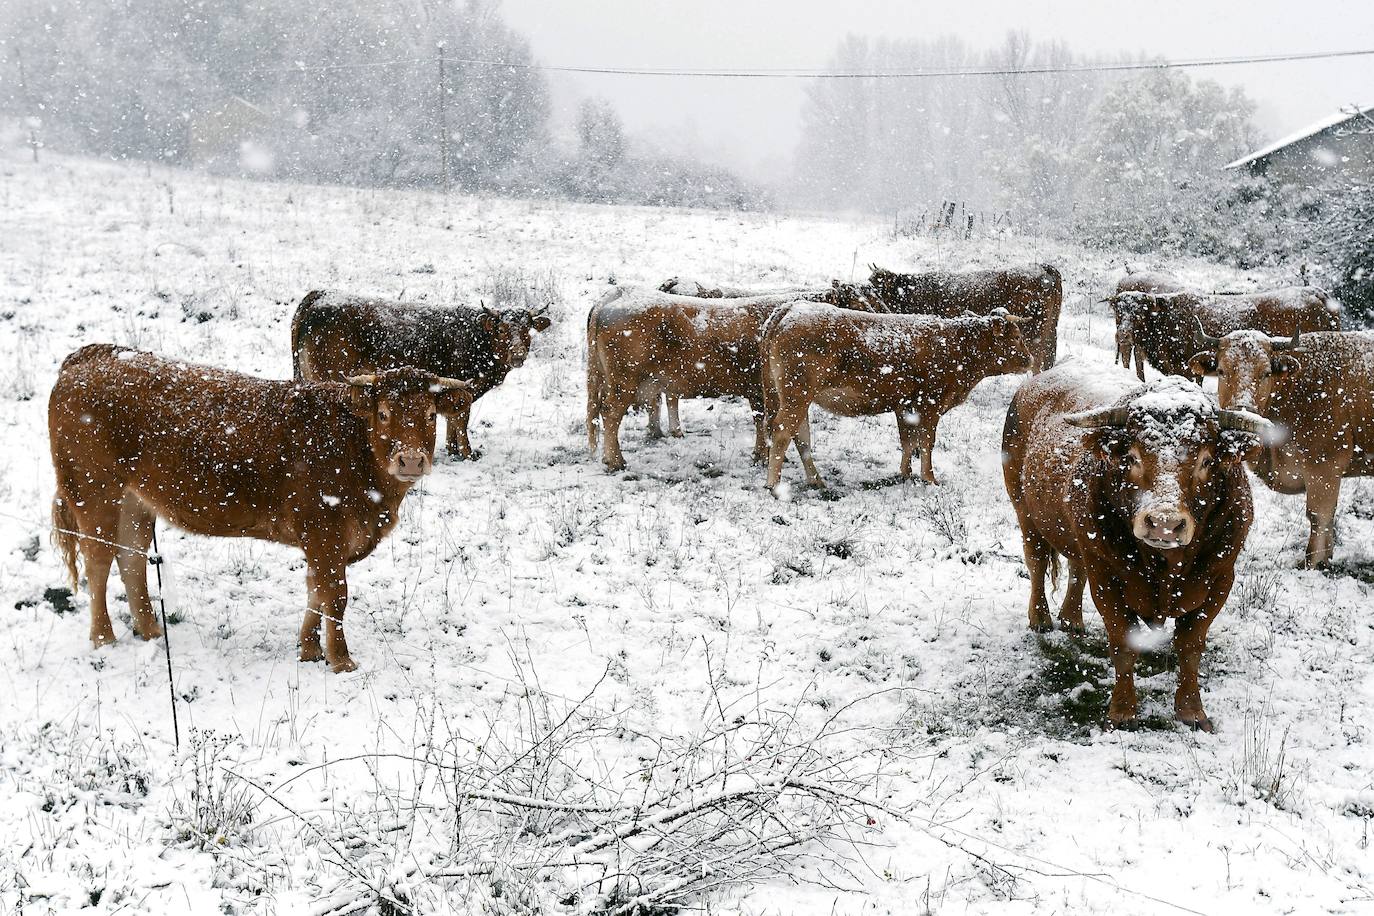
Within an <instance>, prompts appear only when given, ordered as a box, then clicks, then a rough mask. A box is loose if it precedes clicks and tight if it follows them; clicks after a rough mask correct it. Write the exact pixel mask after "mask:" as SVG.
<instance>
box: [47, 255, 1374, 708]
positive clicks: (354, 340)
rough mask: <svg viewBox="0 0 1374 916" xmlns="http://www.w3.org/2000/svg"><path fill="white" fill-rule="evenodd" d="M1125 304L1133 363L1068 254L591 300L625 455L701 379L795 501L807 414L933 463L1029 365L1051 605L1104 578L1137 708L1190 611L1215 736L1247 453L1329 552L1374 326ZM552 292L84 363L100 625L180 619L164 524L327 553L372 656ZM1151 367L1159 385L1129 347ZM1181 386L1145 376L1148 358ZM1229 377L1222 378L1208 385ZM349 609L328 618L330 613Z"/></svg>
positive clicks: (316, 311)
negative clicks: (986, 400) (990, 385)
mask: <svg viewBox="0 0 1374 916" xmlns="http://www.w3.org/2000/svg"><path fill="white" fill-rule="evenodd" d="M1106 301H1108V302H1110V303H1111V305H1112V308H1113V310H1114V312H1115V315H1116V328H1117V334H1116V342H1117V360H1118V361H1119V362H1120V363H1122V364H1123V366H1124V367H1126V368H1121V369H1116V368H1112V367H1109V366H1106V365H1105V364H1102V365H1097V366H1090V365H1087V364H1084V363H1081V362H1080V363H1071V364H1066V365H1061V366H1058V367H1056V366H1055V362H1056V354H1057V349H1058V325H1059V316H1060V308H1061V305H1062V303H1063V282H1062V278H1061V276H1060V273H1059V271H1057V270H1056V269H1055V268H1053V267H1050V266H1048V265H1031V266H1025V267H1011V268H1007V269H1001V270H982V271H974V272H965V273H950V272H943V271H936V272H927V273H919V274H898V273H893V272H891V271H887V270H883V269H881V268H877V267H875V268H874V269H873V272H872V275H871V277H870V280H869V282H868V283H865V284H844V283H839V282H833V283H831V284H830V285H829V286H822V287H817V288H793V289H782V290H771V291H758V290H742V289H730V288H726V287H716V286H708V285H706V284H703V283H700V282H695V281H684V280H680V279H674V280H670V281H668V282H667V283H664V284H663V285H662V286H661V287H659V288H657V289H647V288H640V287H626V286H618V287H615V288H613V289H612V290H611V291H610V292H609V293H608V294H606V295H605V296H604V297H602V298H601V299H600V300H599V301H598V302H596V303H595V304H594V305H593V306H592V307H591V310H590V312H589V313H588V315H587V325H586V333H587V435H588V444H589V446H590V448H591V451H592V453H593V454H595V452H596V450H597V447H598V445H600V447H601V449H602V454H603V460H604V462H605V464H606V466H607V468H609V469H610V470H613V471H614V470H619V469H622V468H624V467H625V458H624V455H623V453H622V452H621V448H620V426H621V422H622V420H623V419H624V417H625V416H626V414H627V413H628V412H629V411H631V410H632V409H636V408H639V409H645V410H647V411H648V413H649V417H650V419H649V435H650V436H661V435H663V424H662V420H661V418H660V410H661V407H660V405H661V403H665V402H666V407H667V412H668V428H669V432H670V433H671V434H672V435H675V436H680V435H682V428H681V423H680V420H679V417H678V401H679V400H680V399H681V398H724V397H732V398H739V399H742V400H743V401H745V402H747V403H748V405H749V407H750V409H751V411H752V414H753V419H754V425H755V444H754V458H755V460H756V461H757V462H759V463H766V465H767V485H768V487H769V488H770V489H772V490H773V491H774V492H775V493H781V492H782V488H783V487H784V486H785V485H783V484H782V479H781V478H782V470H783V464H784V459H785V455H786V452H787V449H788V447H789V446H794V447H795V450H796V452H797V455H798V457H799V458H800V460H801V463H802V466H803V468H804V470H805V473H806V476H807V479H808V481H809V482H810V483H811V484H812V485H815V486H824V484H823V482H822V479H821V476H820V473H819V472H818V470H817V468H816V464H815V461H814V458H813V455H812V448H811V446H812V441H811V440H812V437H811V425H810V421H809V414H810V407H811V405H812V404H819V405H820V406H821V407H823V408H825V409H826V410H828V411H830V412H832V413H837V414H841V415H844V416H871V415H880V414H884V413H889V412H890V413H892V414H893V415H894V416H895V418H896V421H897V430H898V434H899V439H900V443H901V453H902V457H901V466H900V469H901V473H902V475H903V476H910V475H911V473H912V458H913V456H914V455H915V454H916V453H918V452H919V454H920V459H921V471H920V473H921V478H922V479H923V480H924V481H926V482H928V483H932V484H933V483H935V482H936V481H935V476H934V471H933V467H932V463H931V456H932V452H933V450H934V446H935V438H936V429H937V427H938V424H939V421H940V418H941V417H942V416H943V415H944V414H945V413H947V412H948V411H949V410H951V409H953V408H954V407H956V406H958V405H959V404H961V403H963V402H964V400H966V399H967V397H968V396H969V393H970V392H971V391H972V390H973V388H974V386H975V385H977V383H978V382H979V381H981V380H982V379H984V378H987V377H989V376H993V375H1001V374H1007V373H1019V372H1030V373H1031V378H1030V379H1029V380H1028V381H1026V382H1025V383H1024V384H1023V385H1022V386H1021V387H1020V389H1019V390H1018V391H1017V392H1016V394H1015V396H1014V397H1013V398H1012V401H1011V404H1010V407H1009V409H1008V411H1007V415H1006V422H1005V426H1004V431H1003V437H1002V445H1001V447H1002V463H1003V468H1004V476H1005V482H1006V488H1007V493H1008V495H1009V497H1010V499H1011V502H1012V504H1013V507H1014V509H1015V512H1016V516H1017V519H1018V521H1019V523H1020V527H1021V535H1022V540H1023V546H1024V550H1025V559H1026V564H1027V567H1028V568H1029V571H1030V578H1031V594H1030V608H1029V622H1030V626H1031V628H1032V629H1033V630H1037V631H1044V630H1048V629H1050V628H1052V626H1053V621H1052V618H1051V616H1050V612H1049V608H1048V605H1047V601H1046V592H1045V576H1046V574H1047V573H1049V574H1053V575H1055V577H1056V578H1057V574H1058V569H1059V561H1060V558H1062V559H1063V560H1064V561H1065V563H1066V565H1067V572H1068V581H1067V584H1066V588H1065V595H1064V599H1063V604H1062V607H1061V609H1060V612H1059V622H1060V625H1061V627H1063V628H1064V629H1066V630H1069V631H1073V632H1081V631H1082V629H1083V591H1084V588H1085V587H1087V588H1091V589H1092V594H1093V601H1094V603H1095V604H1096V606H1097V608H1098V609H1099V611H1100V612H1101V614H1102V618H1103V621H1104V624H1105V627H1106V631H1107V637H1108V645H1109V652H1110V655H1111V661H1112V664H1113V667H1114V670H1115V673H1116V685H1115V687H1114V689H1113V692H1112V697H1111V703H1110V706H1109V719H1110V721H1111V723H1113V724H1120V723H1124V722H1128V721H1130V720H1131V719H1133V718H1134V717H1135V715H1136V694H1135V686H1134V681H1133V671H1134V665H1135V660H1136V649H1135V648H1134V645H1135V644H1134V643H1133V641H1132V640H1131V639H1130V638H1129V631H1130V630H1131V628H1132V627H1134V626H1137V625H1139V624H1141V623H1144V624H1146V625H1149V626H1151V627H1158V626H1160V625H1161V624H1162V623H1163V622H1164V621H1166V620H1169V619H1172V620H1174V621H1175V630H1174V645H1175V649H1176V651H1177V654H1178V659H1179V684H1178V690H1177V694H1176V697H1175V712H1176V715H1177V717H1178V719H1180V720H1181V721H1183V722H1187V723H1190V724H1192V725H1193V726H1195V727H1198V728H1203V729H1208V730H1210V728H1211V723H1210V720H1209V719H1208V717H1207V715H1206V713H1205V712H1204V710H1203V706H1202V699H1201V694H1200V691H1199V688H1198V665H1199V661H1200V658H1201V655H1202V651H1203V648H1204V645H1205V641H1206V635H1207V630H1208V627H1209V626H1210V624H1211V622H1212V621H1213V619H1215V617H1216V615H1217V613H1218V612H1219V611H1220V610H1221V607H1222V605H1223V604H1224V603H1225V601H1226V598H1227V595H1228V594H1229V592H1230V588H1231V584H1232V580H1233V577H1234V565H1235V560H1236V557H1237V556H1238V554H1239V552H1240V550H1241V548H1242V546H1243V545H1244V542H1245V538H1246V535H1247V532H1248V530H1249V527H1250V524H1251V521H1252V516H1253V512H1252V504H1251V496H1250V485H1249V480H1248V477H1247V476H1246V474H1245V471H1244V467H1245V465H1247V464H1248V465H1249V467H1250V468H1251V470H1252V471H1253V472H1254V473H1255V474H1256V476H1258V477H1259V478H1260V480H1262V481H1263V482H1264V483H1265V484H1266V485H1268V486H1269V487H1271V488H1273V489H1274V490H1276V491H1278V492H1280V493H1305V494H1306V498H1307V511H1308V517H1309V519H1310V522H1311V531H1310V538H1309V541H1308V547H1307V553H1306V557H1305V561H1304V562H1305V563H1306V564H1307V565H1309V566H1316V565H1321V564H1325V563H1327V562H1329V560H1330V559H1331V554H1332V534H1333V528H1332V526H1333V516H1334V513H1335V508H1336V502H1337V497H1338V495H1339V490H1340V481H1341V479H1342V478H1343V477H1348V476H1361V475H1374V335H1370V334H1365V333H1362V332H1341V331H1340V320H1339V312H1338V308H1337V307H1336V306H1335V304H1334V303H1332V302H1330V301H1329V300H1328V298H1327V296H1326V294H1325V293H1323V292H1322V291H1321V290H1319V289H1315V288H1312V287H1301V288H1291V289H1280V290H1274V291H1272V292H1267V293H1259V294H1250V295H1224V294H1209V293H1202V292H1198V291H1194V290H1189V289H1187V288H1185V287H1184V286H1183V285H1182V284H1181V283H1180V282H1179V281H1177V280H1176V279H1174V278H1172V277H1168V276H1164V275H1159V274H1128V275H1127V276H1125V277H1123V278H1122V279H1121V280H1120V282H1119V283H1118V284H1117V288H1116V289H1115V290H1114V291H1112V292H1111V294H1110V295H1109V296H1108V297H1107V299H1106ZM549 324H550V319H549V317H548V315H547V314H546V310H534V311H531V310H527V309H505V310H495V309H490V308H487V307H485V306H482V307H480V308H475V309H474V308H469V307H461V306H460V307H443V308H441V307H433V306H427V305H417V304H410V303H402V302H390V301H384V300H378V299H366V298H361V297H356V296H350V295H345V294H340V293H332V292H320V291H316V292H311V293H309V294H308V295H307V296H306V297H305V298H304V299H303V300H302V301H301V303H300V305H299V306H298V307H297V310H296V314H295V318H294V321H293V322H292V326H291V345H292V353H293V364H294V370H295V373H294V374H295V378H294V379H292V380H283V381H274V380H265V379H259V378H254V377H250V376H246V375H242V374H239V373H236V372H233V371H229V370H225V369H214V368H209V367H205V366H199V365H189V364H186V363H183V362H179V361H173V360H166V359H162V358H160V357H157V356H155V355H153V354H150V353H146V352H141V351H137V350H131V349H127V348H124V347H118V346H113V345H109V344H93V345H89V346H86V347H82V348H81V349H79V350H77V351H76V352H74V353H72V354H71V355H70V356H68V357H67V359H66V360H65V361H64V362H63V364H62V368H61V371H60V373H59V375H58V379H57V382H56V383H55V385H54V386H53V391H52V395H51V399H50V401H49V434H50V442H51V447H52V458H53V465H54V468H55V471H56V477H57V487H56V495H55V498H54V501H53V529H54V537H55V542H56V543H57V545H58V546H59V548H60V550H61V552H62V555H63V558H64V561H65V563H66V565H67V568H68V571H69V573H70V575H71V578H72V581H73V584H74V585H75V583H76V579H77V571H78V570H77V561H78V557H79V558H80V559H81V560H82V561H83V562H84V565H85V571H86V578H87V583H88V587H89V589H90V592H91V640H92V642H93V643H94V644H96V645H102V644H106V643H110V642H113V641H114V639H115V634H114V630H113V627H112V626H111V622H110V617H109V612H108V610H107V606H106V595H105V592H106V586H107V582H108V577H109V571H110V567H111V565H112V564H118V567H119V573H120V577H121V578H122V579H123V581H124V585H125V590H126V592H127V594H128V600H129V606H130V610H131V612H132V616H133V626H134V630H135V632H136V633H137V634H138V635H139V636H141V637H142V638H144V639H153V638H156V637H158V636H159V635H160V634H161V629H160V627H159V625H158V621H157V619H156V617H155V616H154V614H153V610H152V605H151V602H150V600H149V593H148V588H147V581H146V576H147V569H146V555H147V551H148V548H149V546H150V544H151V543H152V537H153V528H154V524H155V522H156V519H157V518H158V517H161V518H163V519H166V520H168V521H170V522H172V523H173V524H175V525H177V526H179V527H181V528H184V529H185V530H187V531H190V532H193V533H197V534H205V535H216V536H239V537H254V538H261V539H265V540H270V541H275V542H278V543H282V544H287V545H291V546H295V547H298V548H300V549H301V550H302V551H303V552H304V554H305V559H306V565H307V577H306V582H307V591H308V609H307V611H306V614H305V619H304V622H303V624H302V627H301V634H300V658H301V660H302V661H315V660H319V659H324V660H325V661H326V662H328V664H329V665H330V666H331V667H332V669H333V670H334V671H338V672H342V671H350V670H353V669H354V668H355V667H356V665H355V663H354V662H353V660H352V658H351V657H350V654H349V650H348V646H347V642H346V640H345V638H344V630H343V615H344V610H345V607H346V604H347V600H348V587H347V576H346V570H347V567H348V565H349V564H351V563H354V562H356V561H358V560H360V559H362V558H364V557H366V556H367V555H368V554H370V553H371V552H372V551H373V550H374V549H375V548H376V546H377V544H378V543H379V542H380V541H381V540H382V538H383V537H385V536H386V534H387V532H389V531H390V530H391V528H392V527H393V526H394V525H395V524H396V520H397V512H398V509H399V506H400V503H401V501H402V500H403V499H404V497H405V495H406V493H407V491H408V490H409V489H410V487H411V486H412V484H414V483H415V482H416V481H417V480H419V479H420V478H421V477H423V476H424V475H425V474H427V473H428V472H429V471H430V470H431V468H432V466H433V461H434V448H435V431H436V416H437V415H438V414H443V415H444V417H445V419H446V425H447V442H448V450H449V452H450V454H451V455H453V456H454V457H456V458H460V459H475V458H477V457H478V455H479V453H478V452H477V451H476V450H475V449H474V448H473V447H472V444H471V442H470V440H469V436H468V417H469V413H470V410H471V407H472V403H473V401H474V400H475V399H477V398H479V397H481V396H482V395H483V394H485V393H486V392H488V391H490V390H492V389H493V388H495V387H496V386H497V385H499V384H501V382H502V381H503V380H504V379H505V377H506V375H507V374H508V373H509V372H510V371H511V370H512V369H514V368H517V367H519V366H520V365H522V364H523V363H524V361H525V359H526V358H527V356H528V354H529V350H530V345H531V335H532V334H533V333H534V332H538V331H544V330H546V329H547V328H548V327H549ZM1133 361H1134V364H1135V372H1136V375H1137V376H1138V378H1139V381H1137V379H1136V378H1134V377H1132V376H1131V374H1130V372H1129V367H1130V366H1131V364H1132V362H1133ZM1145 362H1149V363H1150V364H1152V365H1153V366H1154V367H1155V368H1156V369H1158V370H1159V371H1160V372H1161V373H1163V378H1161V379H1159V380H1156V381H1154V382H1152V383H1148V384H1147V383H1144V377H1145V374H1144V363H1145ZM1203 375H1213V376H1216V377H1217V379H1218V382H1217V395H1216V397H1215V398H1214V397H1213V396H1211V395H1210V394H1207V393H1205V392H1204V390H1203V389H1202V387H1200V385H1199V384H1198V383H1199V381H1200V380H1201V377H1202V376H1203ZM322 628H323V636H322V635H321V631H322Z"/></svg>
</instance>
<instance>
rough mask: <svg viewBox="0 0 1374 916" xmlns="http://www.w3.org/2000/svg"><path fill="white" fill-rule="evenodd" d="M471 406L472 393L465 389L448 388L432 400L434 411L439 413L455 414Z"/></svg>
mask: <svg viewBox="0 0 1374 916" xmlns="http://www.w3.org/2000/svg"><path fill="white" fill-rule="evenodd" d="M471 404H472V391H471V390H470V389H467V388H450V389H448V390H447V391H443V392H441V393H439V394H438V395H436V396H435V398H434V409H435V410H437V411H438V412H439V413H457V412H458V411H460V410H462V409H463V408H464V407H467V406H470V405H471Z"/></svg>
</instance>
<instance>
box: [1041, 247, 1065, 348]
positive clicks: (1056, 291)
mask: <svg viewBox="0 0 1374 916" xmlns="http://www.w3.org/2000/svg"><path fill="white" fill-rule="evenodd" d="M1040 269H1041V270H1043V271H1045V273H1047V274H1049V275H1050V279H1051V280H1052V281H1053V282H1052V284H1051V290H1050V292H1051V295H1050V296H1049V298H1048V300H1047V301H1046V308H1045V320H1044V322H1043V323H1042V324H1041V326H1040V368H1041V370H1045V369H1049V368H1051V367H1053V366H1054V361H1055V360H1056V359H1057V358H1058V357H1059V310H1060V308H1062V307H1063V305H1064V275H1063V274H1061V273H1060V272H1059V268H1057V267H1055V266H1054V265H1053V264H1041V265H1040Z"/></svg>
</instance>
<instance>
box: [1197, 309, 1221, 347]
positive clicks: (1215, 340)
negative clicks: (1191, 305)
mask: <svg viewBox="0 0 1374 916" xmlns="http://www.w3.org/2000/svg"><path fill="white" fill-rule="evenodd" d="M1193 346H1194V347H1195V348H1196V349H1197V350H1198V351H1199V352H1201V351H1203V350H1215V349H1216V348H1217V347H1219V346H1221V338H1220V337H1211V336H1209V335H1208V334H1207V330H1206V328H1204V327H1203V326H1202V319H1201V318H1197V317H1194V319H1193Z"/></svg>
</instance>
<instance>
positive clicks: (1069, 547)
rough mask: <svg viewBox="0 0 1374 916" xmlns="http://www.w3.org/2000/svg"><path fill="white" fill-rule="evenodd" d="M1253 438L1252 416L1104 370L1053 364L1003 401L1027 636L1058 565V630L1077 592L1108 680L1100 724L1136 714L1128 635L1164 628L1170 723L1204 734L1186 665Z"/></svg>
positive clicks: (1247, 515)
mask: <svg viewBox="0 0 1374 916" xmlns="http://www.w3.org/2000/svg"><path fill="white" fill-rule="evenodd" d="M1267 428H1268V423H1267V422H1266V421H1265V420H1263V419H1261V418H1260V417H1257V416H1254V415H1253V414H1246V413H1238V412H1233V411H1227V410H1221V409H1219V408H1218V407H1217V406H1216V404H1215V403H1214V402H1213V401H1212V400H1211V399H1210V398H1209V397H1208V396H1207V395H1206V394H1204V393H1203V391H1202V389H1201V388H1199V387H1198V386H1196V385H1194V384H1192V383H1191V382H1188V381H1185V380H1184V379H1181V378H1178V377H1176V376H1170V377H1167V378H1164V379H1161V380H1159V381H1156V382H1153V383H1151V384H1149V385H1141V384H1140V383H1139V382H1138V381H1137V380H1136V379H1135V378H1134V377H1132V376H1131V374H1130V373H1129V372H1127V371H1125V370H1122V369H1115V368H1107V367H1105V366H1104V367H1101V368H1097V367H1086V366H1083V365H1081V364H1066V365H1063V366H1059V367H1057V368H1055V369H1052V370H1050V371H1049V372H1045V373H1043V374H1041V375H1039V376H1037V377H1035V378H1033V379H1031V380H1030V381H1028V382H1026V384H1025V385H1023V386H1022V387H1021V389H1020V390H1019V391H1017V392H1016V395H1015V397H1013V398H1012V401H1011V406H1010V407H1009V408H1008V410H1007V419H1006V425H1005V427H1004V428H1003V433H1002V456H1003V458H1002V461H1003V473H1004V476H1005V479H1006V485H1007V495H1008V496H1010V497H1011V502H1012V506H1013V507H1015V509H1016V517H1017V520H1018V521H1019V522H1020V524H1021V540H1022V544H1023V546H1024V548H1025V555H1026V566H1027V568H1028V569H1029V571H1030V580H1031V592H1030V615H1029V616H1030V628H1031V629H1032V630H1035V631H1038V632H1043V631H1046V630H1049V629H1051V628H1052V627H1053V622H1052V620H1051V619H1050V612H1049V607H1048V605H1047V603H1046V601H1045V573H1046V571H1047V570H1049V569H1051V568H1053V569H1054V570H1055V572H1056V574H1057V571H1058V558H1059V557H1060V556H1063V557H1065V558H1066V559H1067V560H1068V569H1069V581H1068V586H1067V588H1066V591H1065V595H1064V604H1063V607H1062V608H1061V610H1060V612H1059V622H1060V625H1061V626H1062V627H1064V629H1066V630H1070V631H1074V632H1082V630H1083V587H1084V584H1085V583H1086V585H1087V586H1088V587H1090V588H1091V589H1092V594H1093V603H1094V604H1096V605H1097V609H1098V611H1099V612H1100V613H1101V614H1102V622H1103V623H1104V624H1105V626H1106V629H1107V642H1108V647H1109V651H1110V654H1111V660H1112V667H1113V668H1114V669H1115V670H1116V686H1115V687H1114V688H1113V689H1112V699H1111V705H1110V707H1109V708H1108V716H1109V718H1110V720H1111V722H1112V723H1113V724H1120V723H1123V722H1128V721H1130V720H1131V719H1134V718H1135V715H1136V691H1135V677H1134V672H1135V662H1136V655H1137V649H1136V648H1135V647H1134V646H1133V645H1132V638H1131V635H1130V631H1131V630H1132V628H1134V627H1136V626H1138V625H1139V623H1140V622H1142V621H1143V622H1144V623H1145V624H1147V625H1149V626H1151V627H1159V626H1161V625H1162V624H1163V622H1164V621H1165V620H1168V619H1170V618H1172V619H1173V620H1174V648H1175V651H1176V652H1177V653H1178V660H1179V680H1178V692H1177V693H1176V694H1175V697H1174V713H1175V715H1176V716H1177V718H1178V719H1179V720H1180V721H1182V722H1187V723H1189V724H1191V725H1193V726H1194V727H1196V728H1201V729H1204V730H1207V731H1211V729H1212V724H1211V721H1210V720H1209V719H1208V718H1207V713H1206V712H1205V711H1204V710H1203V707H1202V694H1201V692H1200V690H1199V687H1198V665H1199V662H1200V660H1201V658H1202V651H1203V649H1204V648H1205V646H1206V640H1207V629H1208V627H1210V626H1211V624H1212V621H1213V620H1214V619H1215V618H1216V615H1217V614H1218V613H1219V612H1220V611H1221V608H1222V605H1223V604H1225V602H1226V597H1227V595H1228V594H1230V591H1231V583H1232V581H1233V579H1234V576H1235V562H1236V557H1237V555H1238V554H1239V553H1240V550H1241V547H1242V546H1244V544H1245V537H1246V534H1247V533H1248V532H1249V530H1250V522H1251V518H1252V508H1251V502H1250V484H1249V482H1248V481H1247V480H1246V477H1245V469H1244V467H1242V464H1241V462H1242V458H1243V457H1244V455H1245V454H1246V452H1247V451H1249V450H1251V449H1253V448H1255V447H1256V438H1255V435H1256V434H1259V433H1262V432H1264V431H1266V430H1267Z"/></svg>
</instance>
